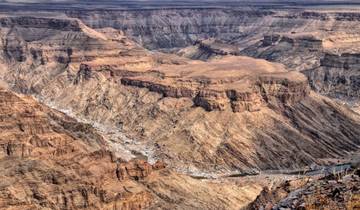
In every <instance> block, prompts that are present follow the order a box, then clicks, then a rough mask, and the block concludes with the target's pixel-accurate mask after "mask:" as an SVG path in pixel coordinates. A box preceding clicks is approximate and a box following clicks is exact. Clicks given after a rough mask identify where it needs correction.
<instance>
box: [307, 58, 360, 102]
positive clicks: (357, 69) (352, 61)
mask: <svg viewBox="0 0 360 210" xmlns="http://www.w3.org/2000/svg"><path fill="white" fill-rule="evenodd" d="M359 58H360V55H359V54H356V53H344V54H341V55H337V54H332V53H327V54H325V56H324V57H323V59H321V62H320V67H318V68H316V69H313V70H309V71H305V74H307V75H308V77H309V78H310V84H311V85H312V86H313V88H314V89H315V90H317V91H318V92H320V93H323V94H326V95H330V96H332V97H340V98H341V97H343V98H347V99H350V100H354V101H357V100H358V99H359V97H360V90H359V84H360V66H359V61H360V60H359ZM318 81H322V82H321V83H320V82H318Z"/></svg>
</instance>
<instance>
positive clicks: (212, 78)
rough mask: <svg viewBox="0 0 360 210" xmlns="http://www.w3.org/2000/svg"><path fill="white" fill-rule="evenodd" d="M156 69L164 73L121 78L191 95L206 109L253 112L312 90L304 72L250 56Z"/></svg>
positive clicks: (290, 101) (130, 83) (165, 91)
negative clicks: (160, 75) (292, 70)
mask: <svg viewBox="0 0 360 210" xmlns="http://www.w3.org/2000/svg"><path fill="white" fill-rule="evenodd" d="M157 71H159V72H161V73H163V76H162V77H156V76H152V75H141V76H128V77H123V78H121V83H122V84H123V85H128V86H135V87H140V88H147V89H148V90H150V91H153V92H157V93H160V94H163V96H164V97H174V98H181V97H186V98H190V99H192V100H193V102H194V105H196V106H199V107H202V108H204V109H205V110H207V111H214V110H218V111H224V110H231V111H233V112H243V111H250V112H252V111H257V110H260V109H261V107H264V106H267V105H270V104H271V105H273V106H276V107H281V106H283V105H291V104H294V103H296V102H298V101H300V100H302V99H303V98H305V97H306V96H307V95H308V94H309V91H310V89H309V87H308V85H307V80H306V77H305V76H304V75H302V74H300V73H297V72H287V71H286V70H285V69H284V67H283V66H282V65H279V64H272V63H269V62H267V61H264V60H256V59H252V58H248V57H226V58H224V59H221V60H213V61H211V62H210V63H209V64H207V63H203V62H194V63H192V64H187V65H178V66H160V67H159V68H157ZM204 75H205V76H204Z"/></svg>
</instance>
